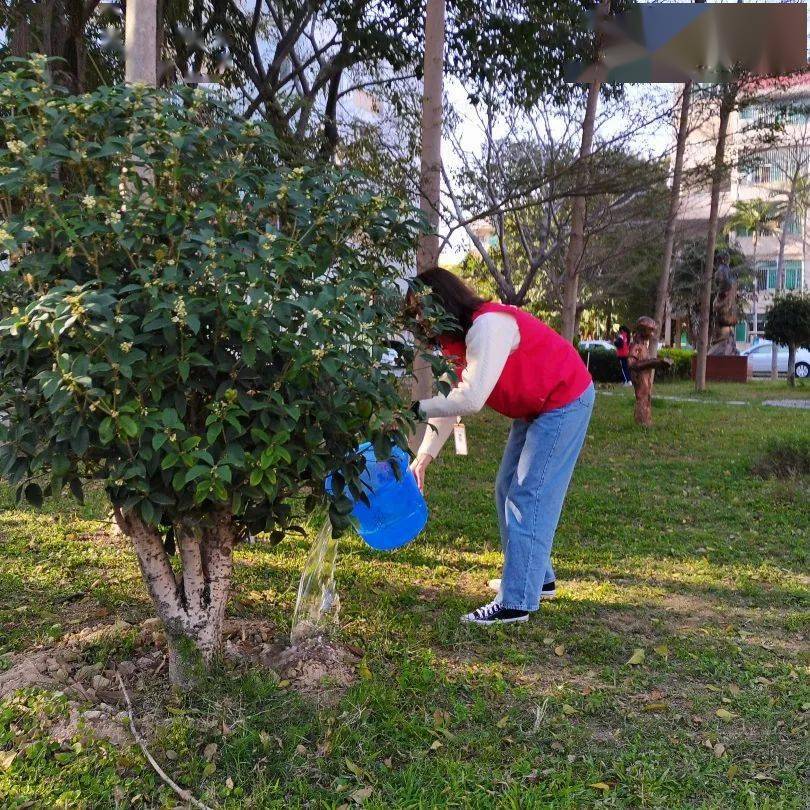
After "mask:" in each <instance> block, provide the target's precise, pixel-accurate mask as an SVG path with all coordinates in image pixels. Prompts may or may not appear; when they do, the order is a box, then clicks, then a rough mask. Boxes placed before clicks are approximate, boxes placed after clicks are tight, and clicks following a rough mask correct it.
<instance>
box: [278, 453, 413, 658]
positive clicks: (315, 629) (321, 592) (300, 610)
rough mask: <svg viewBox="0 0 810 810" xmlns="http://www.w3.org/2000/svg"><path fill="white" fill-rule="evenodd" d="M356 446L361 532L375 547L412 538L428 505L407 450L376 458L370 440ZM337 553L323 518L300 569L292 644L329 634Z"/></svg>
mask: <svg viewBox="0 0 810 810" xmlns="http://www.w3.org/2000/svg"><path fill="white" fill-rule="evenodd" d="M357 452H358V453H360V454H362V455H363V456H365V459H366V469H365V470H364V471H363V474H362V475H361V476H360V480H361V481H362V482H363V484H364V486H365V491H366V494H367V496H368V501H369V503H368V506H366V504H364V503H362V501H355V503H354V507H353V509H352V513H351V514H352V517H353V518H354V521H355V524H356V526H357V530H358V532H359V534H360V536H361V537H362V538H363V539H364V540H365V541H366V543H368V545H369V546H371V547H372V548H374V549H377V550H379V551H391V550H392V549H395V548H399V547H400V546H404V545H405V544H406V543H410V541H411V540H413V539H414V538H415V537H416V536H417V535H418V534H419V532H421V531H422V529H423V528H424V527H425V523H427V518H428V509H427V504H426V503H425V499H424V498H423V497H422V493H421V492H420V491H419V487H418V486H417V484H416V478H415V477H414V475H413V473H412V472H411V471H410V469H409V468H408V461H409V459H408V454H407V453H405V451H404V450H400V449H399V448H398V447H395V448H394V449H393V452H392V454H391V458H390V459H388V460H385V461H378V460H377V457H376V455H375V454H374V448H373V447H372V445H371V443H370V442H367V443H366V444H362V445H360V447H358V448H357ZM326 491H327V492H329V493H330V494H331V492H332V477H331V476H329V477H328V478H327V479H326ZM345 494H347V495H348V493H345ZM336 559H337V538H336V537H333V535H332V525H331V523H330V522H329V519H328V518H325V519H324V522H323V525H322V526H321V528H320V531H319V532H318V534H317V535H316V536H315V539H314V540H313V542H312V547H311V548H310V550H309V554H308V556H307V559H306V562H305V563H304V570H303V571H302V573H301V581H300V583H299V585H298V598H297V599H296V602H295V610H294V612H293V621H292V631H291V632H290V641H291V642H292V643H293V644H298V643H299V642H301V641H303V640H304V639H307V638H314V637H317V636H322V635H325V634H327V633H328V631H329V629H330V626H331V625H332V624H334V623H335V622H336V621H337V614H338V610H339V608H340V600H339V597H338V595H337V592H336V590H335V561H336Z"/></svg>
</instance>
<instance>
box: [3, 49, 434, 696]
mask: <svg viewBox="0 0 810 810" xmlns="http://www.w3.org/2000/svg"><path fill="white" fill-rule="evenodd" d="M0 94H2V97H3V100H4V113H5V114H4V117H3V119H2V121H1V122H0V143H2V144H4V145H5V147H4V148H0V208H1V209H2V211H3V213H4V215H5V217H4V219H5V222H4V225H3V227H2V229H0V249H3V250H5V251H6V252H7V253H8V254H9V256H10V258H11V271H10V272H11V273H12V275H13V276H14V277H15V278H17V279H19V280H20V281H21V282H23V284H24V285H25V289H26V292H25V293H24V295H22V297H21V298H20V299H19V300H18V301H17V305H16V307H14V308H12V310H11V311H10V313H9V314H8V316H7V317H6V318H4V319H3V320H2V322H0V368H2V377H0V411H2V412H3V413H5V414H7V415H8V416H7V419H6V420H5V421H4V423H3V425H2V428H0V475H2V476H3V477H4V478H6V479H7V480H8V481H10V482H11V483H12V484H14V485H16V486H17V487H18V497H23V496H24V497H25V498H27V499H28V500H29V501H30V502H32V503H34V504H38V503H40V502H41V501H42V498H43V497H44V496H47V495H49V494H54V495H56V494H58V493H59V492H60V491H62V489H63V488H64V487H66V486H67V487H69V489H70V491H71V492H72V493H73V494H74V495H75V496H76V497H77V498H80V499H81V498H82V497H83V483H82V482H83V480H86V479H91V480H95V481H99V482H100V484H101V486H103V487H104V489H105V491H106V493H107V494H108V496H109V498H110V501H111V502H112V506H113V510H114V514H115V519H116V521H117V522H118V524H119V526H120V527H121V529H122V531H123V532H124V533H125V534H126V535H127V536H128V537H129V538H130V539H131V541H132V543H133V547H134V549H135V552H136V555H137V557H138V560H139V563H140V566H141V570H142V572H143V575H144V579H145V581H146V585H147V588H148V590H149V594H150V596H151V597H152V600H153V602H154V604H155V608H156V611H157V613H158V615H159V616H160V618H161V619H162V621H163V624H164V625H165V628H166V634H167V639H168V643H169V650H170V675H171V678H172V680H173V681H174V682H176V683H181V684H184V683H187V682H188V680H189V672H191V671H193V668H194V667H195V666H196V665H198V664H207V663H208V662H209V661H210V660H211V659H212V657H213V656H214V655H215V654H216V652H217V650H218V649H219V645H220V641H221V627H222V619H223V614H224V610H225V603H226V600H227V596H228V592H229V588H230V577H231V565H232V563H231V559H232V558H231V554H232V551H233V547H234V545H235V544H236V543H237V542H238V541H239V540H240V539H242V538H243V537H245V536H246V535H247V533H248V532H250V533H252V534H257V533H259V532H265V531H266V532H270V539H271V540H274V541H278V540H280V539H281V538H282V537H283V535H284V532H285V530H287V529H288V528H289V526H290V522H291V520H292V505H291V502H292V501H293V499H295V498H301V499H304V497H305V496H306V498H307V504H306V505H307V507H308V508H310V509H311V508H315V507H316V506H317V505H318V504H321V503H323V502H324V496H323V479H324V477H325V476H326V474H327V473H328V472H329V471H330V470H333V469H334V470H337V471H338V475H337V477H336V478H335V482H336V491H335V497H334V499H333V501H332V503H331V506H330V518H331V520H332V523H333V525H334V527H335V528H336V529H337V530H340V529H342V528H345V526H346V525H347V522H348V518H347V514H348V512H349V511H350V509H351V507H352V503H351V501H350V500H349V498H348V497H347V495H346V493H347V492H348V493H351V494H352V496H353V497H354V498H358V497H359V498H363V497H365V495H364V493H363V492H362V490H361V485H360V483H359V474H360V471H361V465H362V461H361V460H360V459H358V458H356V457H355V456H354V455H353V451H354V448H355V447H356V446H357V444H358V442H359V441H360V440H361V439H365V438H370V439H371V440H373V441H374V442H375V447H376V448H377V451H378V455H379V456H380V457H385V456H386V454H387V453H388V452H389V451H390V447H391V445H392V443H396V444H398V445H400V446H405V445H406V433H407V429H408V427H409V425H410V424H411V422H412V420H411V418H410V417H408V416H403V415H401V411H402V408H403V407H405V405H406V404H407V403H403V401H402V397H401V393H400V391H401V388H400V385H399V380H398V378H397V377H396V376H395V375H394V374H393V373H392V370H391V369H390V368H389V367H388V366H387V365H385V364H383V363H382V362H381V358H382V354H383V352H384V351H385V349H386V344H387V342H388V341H389V339H390V338H391V337H392V336H393V335H395V334H396V332H397V330H398V328H400V327H402V328H415V325H414V324H412V323H410V322H407V321H403V320H401V318H400V315H401V301H402V297H401V293H400V291H399V288H398V287H397V284H396V282H397V279H398V278H399V276H400V272H401V271H400V269H399V263H400V262H402V261H405V260H406V259H407V258H408V256H409V255H410V254H411V251H412V249H413V247H414V244H415V238H416V233H417V223H418V218H417V217H416V215H415V212H414V211H413V210H412V209H411V208H410V206H409V205H407V204H405V203H402V202H401V201H399V200H397V199H392V198H387V197H384V196H381V195H379V194H377V193H376V189H375V188H374V187H373V186H371V185H370V184H369V183H368V182H367V181H365V180H364V179H363V178H362V177H359V176H357V175H347V174H344V173H340V172H338V171H336V170H329V169H326V168H323V167H322V168H320V169H311V168H306V167H302V166H297V167H295V168H293V167H290V166H289V165H288V164H286V163H285V162H284V160H283V159H282V158H281V156H280V151H279V145H278V142H277V140H276V138H275V136H274V134H273V131H272V129H270V128H269V126H268V125H266V124H261V123H245V122H241V121H239V120H235V119H234V118H233V116H232V114H231V113H230V112H229V110H228V109H227V108H225V107H223V106H221V105H218V104H216V103H214V102H212V101H209V100H207V99H206V98H205V97H204V96H203V95H202V94H200V93H196V92H194V91H192V90H190V89H188V88H186V89H182V90H180V91H176V92H169V91H156V90H148V89H146V88H143V87H139V88H136V89H130V88H127V87H123V86H117V87H114V88H101V89H99V90H98V91H96V92H94V93H93V94H90V95H84V96H80V97H76V96H70V95H68V93H67V92H66V91H64V90H62V89H60V88H58V87H56V86H54V85H52V84H51V83H50V82H49V79H48V76H47V75H46V70H45V65H44V61H39V62H38V63H37V65H36V67H35V68H30V67H28V65H27V64H19V63H12V64H9V63H6V64H4V65H3V70H2V72H0ZM143 166H146V167H148V168H149V170H150V171H149V172H143V173H139V172H138V171H137V169H139V168H140V167H143ZM370 290H373V291H374V292H373V294H372V295H369V291H370ZM399 348H400V349H401V350H402V353H403V357H406V356H407V350H405V349H404V347H402V346H400V347H399ZM411 359H412V358H411ZM433 362H434V363H438V362H439V361H437V360H436V359H435V358H433ZM405 410H406V411H407V408H405ZM175 547H176V548H177V549H178V551H179V556H180V561H181V568H180V571H181V573H180V574H179V578H177V579H176V578H175V573H174V571H173V569H172V565H171V561H170V556H171V554H172V553H173V551H174V548H175Z"/></svg>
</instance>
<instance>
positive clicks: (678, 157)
mask: <svg viewBox="0 0 810 810" xmlns="http://www.w3.org/2000/svg"><path fill="white" fill-rule="evenodd" d="M691 98H692V82H686V83H685V84H684V86H683V91H682V94H681V115H680V119H679V121H678V138H677V141H676V143H675V164H674V166H673V168H672V189H671V190H670V196H669V212H668V214H667V227H666V230H665V232H664V259H663V263H662V266H661V277H660V278H659V279H658V290H657V292H656V295H655V322H656V324H658V333H657V334H656V335H654V336H653V338H652V339H651V340H650V356H651V357H656V356H657V355H658V339H659V337H660V336H661V333H662V330H663V329H664V317H665V315H666V308H667V297H668V296H669V282H670V276H671V272H672V253H673V250H674V248H675V226H676V224H677V220H678V208H679V206H680V201H681V179H682V177H683V155H684V152H685V151H686V136H687V134H688V132H689V105H690V102H691Z"/></svg>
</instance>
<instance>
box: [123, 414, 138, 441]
mask: <svg viewBox="0 0 810 810" xmlns="http://www.w3.org/2000/svg"><path fill="white" fill-rule="evenodd" d="M118 427H119V428H120V429H121V431H122V432H123V434H124V435H125V436H128V437H129V438H130V439H134V438H135V437H136V436H137V435H138V424H137V422H135V420H134V419H133V418H132V417H131V416H127V415H126V414H121V415H120V416H119V417H118Z"/></svg>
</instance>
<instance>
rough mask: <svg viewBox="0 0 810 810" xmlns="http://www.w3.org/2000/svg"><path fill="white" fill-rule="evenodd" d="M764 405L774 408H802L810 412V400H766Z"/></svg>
mask: <svg viewBox="0 0 810 810" xmlns="http://www.w3.org/2000/svg"><path fill="white" fill-rule="evenodd" d="M762 404H763V405H771V406H772V407H774V408H801V409H802V410H805V411H810V399H766V400H765V401H764V402H763V403H762Z"/></svg>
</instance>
